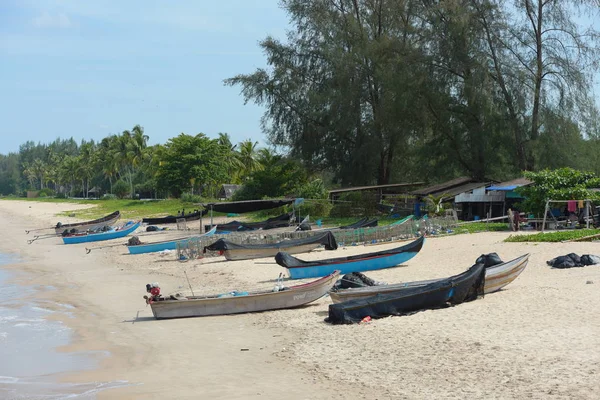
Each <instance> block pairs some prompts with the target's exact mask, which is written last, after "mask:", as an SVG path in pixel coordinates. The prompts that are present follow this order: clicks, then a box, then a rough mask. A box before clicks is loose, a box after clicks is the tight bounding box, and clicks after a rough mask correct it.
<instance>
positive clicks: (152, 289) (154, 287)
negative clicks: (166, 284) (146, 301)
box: [146, 282, 160, 297]
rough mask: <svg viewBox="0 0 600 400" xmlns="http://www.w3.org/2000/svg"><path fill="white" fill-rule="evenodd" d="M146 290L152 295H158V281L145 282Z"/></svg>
mask: <svg viewBox="0 0 600 400" xmlns="http://www.w3.org/2000/svg"><path fill="white" fill-rule="evenodd" d="M146 292H148V293H150V294H151V295H152V297H158V296H160V287H159V286H158V282H154V283H147V284H146Z"/></svg>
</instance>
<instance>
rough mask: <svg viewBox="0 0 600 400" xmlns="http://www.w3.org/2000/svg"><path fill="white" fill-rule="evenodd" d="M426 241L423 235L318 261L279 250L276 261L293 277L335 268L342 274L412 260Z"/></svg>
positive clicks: (324, 271)
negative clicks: (401, 243)
mask: <svg viewBox="0 0 600 400" xmlns="http://www.w3.org/2000/svg"><path fill="white" fill-rule="evenodd" d="M424 242H425V237H423V236H421V237H420V238H418V239H417V240H415V241H413V242H411V243H408V244H406V245H404V246H401V247H396V248H393V249H389V250H383V251H377V252H374V253H366V254H358V255H355V256H349V257H339V258H330V259H326V260H317V261H303V260H300V259H298V258H296V257H293V256H291V255H289V254H287V253H284V252H279V253H277V255H276V256H275V261H276V262H277V264H279V265H281V266H282V267H284V268H287V270H288V273H289V275H290V277H291V278H292V279H301V278H315V277H318V276H325V275H328V274H330V273H331V272H332V271H334V270H339V271H340V272H341V273H342V274H348V273H350V272H363V271H373V270H377V269H383V268H390V267H394V266H396V265H399V264H402V263H403V262H406V261H408V260H410V259H411V258H413V257H414V256H416V255H417V253H418V252H419V251H420V250H421V248H422V247H423V243H424Z"/></svg>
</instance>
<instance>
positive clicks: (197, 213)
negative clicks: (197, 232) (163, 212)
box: [142, 210, 208, 225]
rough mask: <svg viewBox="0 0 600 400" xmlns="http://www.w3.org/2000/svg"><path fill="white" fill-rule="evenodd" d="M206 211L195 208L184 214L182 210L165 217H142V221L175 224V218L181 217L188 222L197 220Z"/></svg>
mask: <svg viewBox="0 0 600 400" xmlns="http://www.w3.org/2000/svg"><path fill="white" fill-rule="evenodd" d="M207 212H208V210H202V211H199V210H195V211H194V212H191V213H187V214H185V212H183V213H180V214H178V215H168V216H166V217H156V218H144V219H142V223H144V224H148V225H164V224H175V223H177V220H178V219H179V218H183V219H185V220H186V221H188V222H189V221H196V220H199V219H200V217H202V216H203V215H206V213H207Z"/></svg>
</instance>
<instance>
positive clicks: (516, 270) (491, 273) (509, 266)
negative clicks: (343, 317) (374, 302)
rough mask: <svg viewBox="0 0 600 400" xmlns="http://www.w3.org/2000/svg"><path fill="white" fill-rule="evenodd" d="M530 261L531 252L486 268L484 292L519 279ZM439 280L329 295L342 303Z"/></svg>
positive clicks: (352, 290) (492, 291)
mask: <svg viewBox="0 0 600 400" xmlns="http://www.w3.org/2000/svg"><path fill="white" fill-rule="evenodd" d="M528 261H529V254H525V255H522V256H520V257H517V258H515V259H514V260H510V261H507V262H505V263H502V264H496V265H494V266H491V267H488V268H486V270H485V287H484V293H485V294H489V293H494V292H497V291H498V290H500V289H502V288H503V287H505V286H506V285H508V284H509V283H511V282H512V281H514V280H515V279H517V277H518V276H519V274H520V273H521V272H523V270H524V269H525V267H526V266H527V262H528ZM439 280H440V279H432V280H427V281H414V282H404V283H395V284H392V285H375V286H364V287H357V288H348V289H337V290H332V291H331V293H329V296H330V297H331V300H332V301H333V302H334V303H342V302H344V301H349V300H355V299H360V298H363V297H369V296H375V295H377V294H386V293H390V292H396V291H399V290H405V289H408V288H413V287H422V286H425V285H427V284H430V283H432V282H437V281H439Z"/></svg>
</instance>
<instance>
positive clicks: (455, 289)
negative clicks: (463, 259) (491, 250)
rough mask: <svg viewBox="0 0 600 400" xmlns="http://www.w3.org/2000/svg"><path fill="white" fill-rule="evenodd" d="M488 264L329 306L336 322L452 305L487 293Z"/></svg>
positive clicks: (332, 320) (355, 320)
mask: <svg viewBox="0 0 600 400" xmlns="http://www.w3.org/2000/svg"><path fill="white" fill-rule="evenodd" d="M484 285H485V267H484V265H483V264H475V265H474V266H472V267H471V268H469V270H467V271H465V272H463V273H462V274H460V275H456V276H453V277H450V278H446V279H441V280H439V281H436V282H432V283H430V284H427V285H425V286H420V287H413V288H403V289H400V290H398V291H397V292H394V293H387V294H377V295H375V296H371V297H366V298H361V299H356V300H350V301H346V302H343V303H338V304H330V305H329V317H328V318H327V319H325V321H327V322H330V323H332V324H351V323H356V322H360V321H361V320H362V319H363V318H365V317H367V316H369V317H371V318H383V317H387V316H390V315H409V314H412V313H415V312H417V311H421V310H429V309H436V308H443V307H449V306H452V305H457V304H460V303H464V302H467V301H472V300H475V299H477V297H478V296H481V295H483V289H484Z"/></svg>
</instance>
